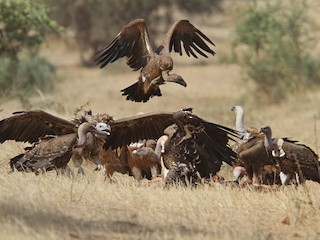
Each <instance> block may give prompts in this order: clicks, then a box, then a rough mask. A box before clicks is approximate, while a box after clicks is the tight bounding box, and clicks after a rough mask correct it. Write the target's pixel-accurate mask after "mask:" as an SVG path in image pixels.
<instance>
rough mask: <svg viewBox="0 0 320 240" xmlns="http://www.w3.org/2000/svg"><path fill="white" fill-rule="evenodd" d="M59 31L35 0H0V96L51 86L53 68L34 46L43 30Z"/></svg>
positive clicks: (37, 44) (27, 94)
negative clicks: (38, 53)
mask: <svg viewBox="0 0 320 240" xmlns="http://www.w3.org/2000/svg"><path fill="white" fill-rule="evenodd" d="M59 31H60V28H59V26H58V25H57V24H56V23H55V22H54V21H52V20H51V19H50V18H49V17H48V16H47V12H46V9H45V7H44V6H42V5H41V4H38V3H37V2H36V1H32V0H0V39H1V41H0V99H8V98H12V97H22V98H26V97H28V96H29V95H30V94H32V93H33V92H34V90H35V89H40V90H47V89H49V88H52V86H53V83H52V82H51V81H50V80H51V78H50V76H51V75H52V74H53V73H54V68H53V66H52V65H51V64H49V63H48V62H47V61H46V60H45V59H43V58H41V57H39V56H38V55H37V50H38V46H39V45H40V44H41V43H42V42H43V41H44V39H45V36H46V35H47V34H49V33H52V32H59ZM22 52H23V54H22Z"/></svg>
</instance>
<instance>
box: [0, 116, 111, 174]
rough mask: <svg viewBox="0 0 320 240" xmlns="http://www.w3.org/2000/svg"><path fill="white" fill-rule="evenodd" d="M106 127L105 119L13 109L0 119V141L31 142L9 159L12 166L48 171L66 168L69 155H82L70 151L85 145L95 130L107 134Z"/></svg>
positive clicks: (13, 167) (80, 149) (97, 132)
mask: <svg viewBox="0 0 320 240" xmlns="http://www.w3.org/2000/svg"><path fill="white" fill-rule="evenodd" d="M109 131H110V126H109V125H108V124H106V123H88V122H82V121H80V120H79V119H74V120H72V121H68V120H65V119H63V118H60V117H57V116H54V115H52V114H49V113H47V112H45V111H41V110H29V111H21V112H15V113H13V115H12V116H10V117H8V118H5V119H3V120H1V121H0V143H3V142H5V141H7V140H14V141H18V142H29V143H31V144H33V146H32V147H28V148H27V149H26V150H27V151H26V152H25V153H23V154H20V155H18V156H16V157H14V158H12V159H11V161H10V165H11V168H12V169H17V170H22V171H23V170H28V169H29V170H32V171H38V170H39V169H41V170H42V169H45V170H46V171H48V170H52V169H56V168H66V167H67V163H68V162H69V160H70V158H71V156H73V157H74V158H78V157H81V158H82V156H81V155H78V154H74V153H79V151H80V152H83V149H86V147H87V146H88V139H90V138H91V137H90V136H89V135H90V134H91V135H92V138H95V134H99V135H100V134H102V135H107V134H109ZM85 152H86V151H85ZM79 167H81V166H79Z"/></svg>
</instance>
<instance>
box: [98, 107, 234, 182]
mask: <svg viewBox="0 0 320 240" xmlns="http://www.w3.org/2000/svg"><path fill="white" fill-rule="evenodd" d="M110 126H111V134H110V136H109V137H108V138H107V139H106V142H105V145H104V147H105V149H108V148H109V147H111V148H112V149H116V148H118V147H124V146H127V145H128V144H130V143H131V142H138V141H139V140H142V139H158V138H160V137H162V135H167V136H168V137H166V138H165V140H164V142H165V143H163V142H162V143H161V144H160V146H161V152H162V156H163V159H164V163H165V165H166V167H167V168H169V173H168V176H174V177H170V178H173V179H174V180H176V179H179V178H180V176H181V174H180V175H179V169H180V168H181V167H184V166H185V171H184V172H183V173H182V174H184V173H186V176H187V177H195V176H197V175H200V176H201V177H210V176H211V175H214V174H215V173H216V172H217V171H219V170H220V166H221V163H222V161H224V162H226V163H228V164H231V162H232V159H233V158H234V157H235V153H234V152H233V151H232V150H231V149H230V147H229V145H228V142H229V140H233V141H235V140H234V139H233V138H234V137H238V136H237V134H236V131H235V130H233V129H230V128H227V127H224V126H221V125H218V124H215V123H211V122H208V121H206V120H203V119H201V118H199V117H198V116H196V115H194V114H192V112H191V110H190V109H184V110H180V111H177V112H160V113H150V114H143V115H138V116H134V117H131V118H124V119H120V120H115V121H114V122H111V123H110ZM197 173H198V174H197Z"/></svg>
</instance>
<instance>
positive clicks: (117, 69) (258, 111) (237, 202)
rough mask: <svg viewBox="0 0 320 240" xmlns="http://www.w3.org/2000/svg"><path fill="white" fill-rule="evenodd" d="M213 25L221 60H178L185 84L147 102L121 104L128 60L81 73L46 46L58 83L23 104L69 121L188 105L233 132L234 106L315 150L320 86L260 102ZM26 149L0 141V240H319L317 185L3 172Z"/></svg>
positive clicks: (227, 172)
mask: <svg viewBox="0 0 320 240" xmlns="http://www.w3.org/2000/svg"><path fill="white" fill-rule="evenodd" d="M216 22H218V24H216V25H215V26H214V27H215V31H216V32H217V35H216V36H217V37H216V38H215V37H212V38H213V39H215V40H216V43H217V44H216V45H217V48H216V51H217V53H218V55H217V57H216V58H212V59H208V60H204V61H202V64H192V65H191V64H187V63H189V60H188V59H184V60H181V61H180V62H179V60H178V64H176V65H175V67H174V71H173V72H175V73H179V74H180V75H182V76H183V77H184V79H185V80H186V81H187V83H188V87H187V88H183V87H181V86H178V85H175V84H167V85H165V86H162V87H161V90H162V93H163V97H160V98H158V97H155V98H154V99H151V100H150V101H149V102H148V103H133V102H129V101H125V98H124V97H123V96H121V93H120V90H121V89H123V88H125V87H127V86H128V85H129V84H132V83H133V81H135V80H136V79H137V76H138V73H136V72H134V73H133V72H131V71H130V69H129V68H128V67H126V66H125V63H124V62H120V63H115V64H114V65H112V66H108V68H107V69H106V70H99V69H98V68H92V69H85V68H81V67H79V66H77V65H75V64H74V61H73V60H74V55H70V54H66V53H65V49H63V48H62V47H61V48H60V49H59V48H58V49H55V50H54V51H53V49H50V47H49V46H48V53H50V52H51V53H52V59H53V60H54V61H56V62H55V63H58V62H60V66H59V67H58V76H59V77H58V78H57V87H56V89H55V90H53V91H52V92H50V93H45V94H44V93H39V94H37V95H36V96H34V97H33V98H32V99H30V101H29V102H28V103H27V104H28V107H32V108H41V109H43V110H47V111H49V112H51V113H54V114H57V115H58V116H61V117H65V118H67V119H71V118H72V117H73V112H74V110H75V109H76V108H78V107H81V106H84V105H86V106H87V107H88V108H90V109H92V110H93V112H94V113H102V112H106V113H109V114H110V115H113V116H114V117H115V118H122V117H127V116H132V115H135V114H137V113H138V112H154V111H176V110H178V109H181V108H184V107H193V108H194V112H195V114H197V115H199V116H200V117H202V118H204V119H206V120H209V121H213V122H216V123H219V124H223V125H226V126H228V127H234V115H233V113H232V112H231V111H230V108H231V107H232V106H233V105H236V104H241V105H243V106H244V108H245V110H246V118H245V122H246V125H247V126H255V127H257V128H258V127H261V126H262V125H266V124H269V125H270V126H271V127H272V128H273V133H274V136H281V137H283V136H287V137H292V138H294V139H297V140H299V141H301V142H302V143H305V144H307V145H309V146H310V147H311V148H313V149H314V150H316V151H317V150H318V146H319V143H318V141H317V136H320V121H319V118H320V109H319V102H320V89H319V88H318V89H317V88H315V89H312V90H310V91H307V92H303V93H301V94H298V95H294V96H291V97H290V98H289V99H288V100H284V101H282V102H279V103H278V104H273V105H268V104H267V103H266V102H265V103H258V102H259V101H257V100H258V99H255V98H254V97H253V96H252V94H251V92H250V89H252V85H250V84H247V83H245V82H243V81H242V73H241V71H240V69H239V68H238V67H237V66H232V65H224V64H220V63H219V61H218V60H219V46H222V47H223V46H226V42H227V39H228V38H229V37H230V33H229V32H226V31H225V30H224V25H223V23H221V22H219V21H218V20H217V21H216ZM218 33H221V34H220V35H219V34H218ZM222 49H223V50H224V51H225V48H222ZM62 56H63V57H62ZM64 56H65V57H64ZM220 56H221V55H220ZM176 58H177V59H179V57H176ZM63 61H65V62H67V63H66V64H63ZM190 62H191V61H190ZM192 62H194V61H192ZM58 79H59V80H58ZM87 103H88V104H87ZM1 108H3V111H2V112H0V119H2V118H5V117H8V116H10V115H11V113H12V112H13V111H18V110H22V109H25V108H26V107H25V106H23V105H22V104H21V103H20V102H19V101H18V100H12V101H8V102H5V103H2V104H1ZM22 151H23V145H22V144H18V143H15V142H6V143H4V144H1V145H0V182H1V184H0V196H1V197H0V225H1V228H0V239H22V238H23V239H44V238H45V239H58V238H59V239H151V238H152V239H197V238H199V239H235V238H237V239H319V238H320V197H319V185H318V184H316V183H313V182H307V184H306V187H299V188H293V187H286V188H284V189H260V190H257V189H251V188H244V189H239V188H234V187H231V186H221V185H213V186H209V185H204V186H200V187H198V188H196V189H191V188H180V187H177V188H171V189H163V187H162V186H161V185H158V184H151V183H149V182H148V181H146V180H143V181H141V182H137V181H135V180H134V179H133V178H132V177H128V176H124V175H120V174H115V176H114V179H113V180H114V181H113V182H109V181H105V180H104V176H102V174H101V173H97V172H93V166H92V165H90V164H88V163H87V164H86V165H85V171H86V174H87V175H86V176H85V177H84V178H80V177H77V178H75V179H73V180H71V179H69V178H64V177H57V176H56V175H55V173H54V172H50V173H47V174H44V175H41V176H35V175H33V174H22V173H13V174H8V171H9V165H8V162H9V159H10V158H11V157H13V156H15V155H16V154H18V153H21V152H22ZM220 174H221V175H222V176H225V177H226V178H227V179H230V177H231V169H230V168H228V167H226V166H224V167H223V169H222V171H221V172H220Z"/></svg>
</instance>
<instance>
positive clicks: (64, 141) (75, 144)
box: [11, 122, 103, 173]
mask: <svg viewBox="0 0 320 240" xmlns="http://www.w3.org/2000/svg"><path fill="white" fill-rule="evenodd" d="M88 132H91V133H93V134H99V133H101V134H103V132H101V131H100V130H97V129H96V128H95V127H94V126H92V124H91V123H87V122H85V123H82V124H81V125H80V126H79V128H78V132H77V133H70V134H66V135H61V136H53V137H48V138H45V139H41V140H40V141H39V142H38V143H36V144H35V145H34V146H33V147H32V148H31V149H30V150H28V151H27V152H26V153H25V154H23V155H20V156H21V157H20V158H18V159H17V158H14V160H12V161H11V166H13V167H14V168H15V169H17V170H20V171H23V170H31V171H33V172H36V173H38V172H40V171H50V170H53V169H58V168H66V167H67V164H68V162H69V160H70V159H71V157H72V155H73V153H74V151H73V150H74V149H78V148H79V149H82V148H84V147H85V145H86V142H87V137H86V135H87V133H88ZM13 161H14V162H13Z"/></svg>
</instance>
